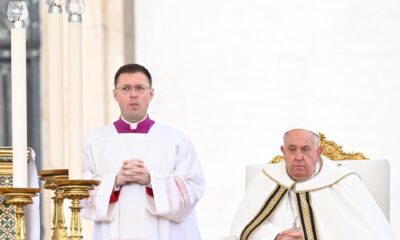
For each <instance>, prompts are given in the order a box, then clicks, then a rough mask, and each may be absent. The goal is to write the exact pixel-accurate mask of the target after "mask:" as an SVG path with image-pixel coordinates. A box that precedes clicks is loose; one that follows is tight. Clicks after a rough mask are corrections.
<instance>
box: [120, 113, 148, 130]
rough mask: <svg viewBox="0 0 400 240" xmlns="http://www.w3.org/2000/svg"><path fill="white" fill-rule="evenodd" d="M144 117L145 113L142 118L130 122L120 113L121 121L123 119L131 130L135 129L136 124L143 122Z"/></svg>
mask: <svg viewBox="0 0 400 240" xmlns="http://www.w3.org/2000/svg"><path fill="white" fill-rule="evenodd" d="M146 118H147V115H146V116H145V117H144V118H143V119H142V120H140V121H137V122H135V123H131V122H129V121H127V120H125V119H124V117H123V116H122V115H121V119H122V121H124V122H125V123H126V124H128V125H129V127H130V129H131V130H135V129H136V128H137V126H138V124H139V123H141V122H143V121H144V120H145V119H146Z"/></svg>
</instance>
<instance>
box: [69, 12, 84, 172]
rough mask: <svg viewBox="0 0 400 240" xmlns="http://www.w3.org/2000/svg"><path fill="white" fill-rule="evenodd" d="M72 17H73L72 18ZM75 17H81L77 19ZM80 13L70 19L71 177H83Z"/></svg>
mask: <svg viewBox="0 0 400 240" xmlns="http://www.w3.org/2000/svg"><path fill="white" fill-rule="evenodd" d="M71 17H72V19H71ZM74 17H79V19H75V18H74ZM78 20H80V15H72V16H71V15H70V17H69V21H68V54H69V57H68V61H69V71H68V72H69V84H68V87H69V111H68V115H69V144H68V145H69V178H70V179H82V172H83V161H82V153H83V151H82V149H83V147H82V146H83V140H82V139H83V133H82V129H83V128H82V120H83V118H82V115H83V114H82V22H81V21H78Z"/></svg>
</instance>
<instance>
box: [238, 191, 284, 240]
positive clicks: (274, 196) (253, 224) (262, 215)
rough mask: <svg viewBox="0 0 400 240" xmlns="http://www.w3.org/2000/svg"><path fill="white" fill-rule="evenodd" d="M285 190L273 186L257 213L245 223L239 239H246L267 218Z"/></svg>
mask: <svg viewBox="0 0 400 240" xmlns="http://www.w3.org/2000/svg"><path fill="white" fill-rule="evenodd" d="M286 192H287V188H284V187H282V186H280V185H277V186H276V187H275V190H274V191H272V193H271V195H270V196H269V197H268V198H267V200H266V201H265V203H264V205H263V207H262V208H261V209H260V211H259V212H258V213H257V215H256V216H255V217H254V218H253V219H252V220H251V221H250V222H249V223H248V224H247V225H246V227H245V228H244V229H243V231H242V233H241V234H240V240H247V239H248V238H249V236H250V234H251V233H252V232H253V231H254V230H255V229H256V228H257V227H258V226H259V225H260V224H261V223H263V222H264V221H266V220H268V219H269V218H270V217H271V215H272V212H273V211H274V210H275V209H276V207H277V206H278V204H279V203H280V202H281V200H282V197H283V196H284V195H285V193H286Z"/></svg>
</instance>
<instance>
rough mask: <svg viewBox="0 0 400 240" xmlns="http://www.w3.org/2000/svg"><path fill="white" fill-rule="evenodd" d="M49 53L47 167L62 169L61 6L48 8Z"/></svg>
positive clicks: (62, 84)
mask: <svg viewBox="0 0 400 240" xmlns="http://www.w3.org/2000/svg"><path fill="white" fill-rule="evenodd" d="M48 18H49V19H48V23H49V25H48V26H49V28H48V41H49V42H48V46H49V48H48V51H49V55H48V56H49V65H48V67H49V163H50V164H49V166H48V167H50V168H52V169H64V168H65V163H64V155H65V151H64V81H63V34H62V33H63V24H62V21H63V19H62V8H61V6H56V5H53V6H50V7H49V15H48Z"/></svg>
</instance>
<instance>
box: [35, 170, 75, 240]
mask: <svg viewBox="0 0 400 240" xmlns="http://www.w3.org/2000/svg"><path fill="white" fill-rule="evenodd" d="M38 175H39V176H40V180H42V181H44V188H45V189H50V190H53V191H54V197H52V199H53V202H54V211H53V227H52V231H53V235H52V239H53V240H66V239H68V234H67V227H66V226H65V217H64V209H63V204H64V193H63V190H62V189H59V188H57V185H56V184H55V182H56V181H58V180H67V179H68V169H53V170H42V171H39V172H38Z"/></svg>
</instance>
